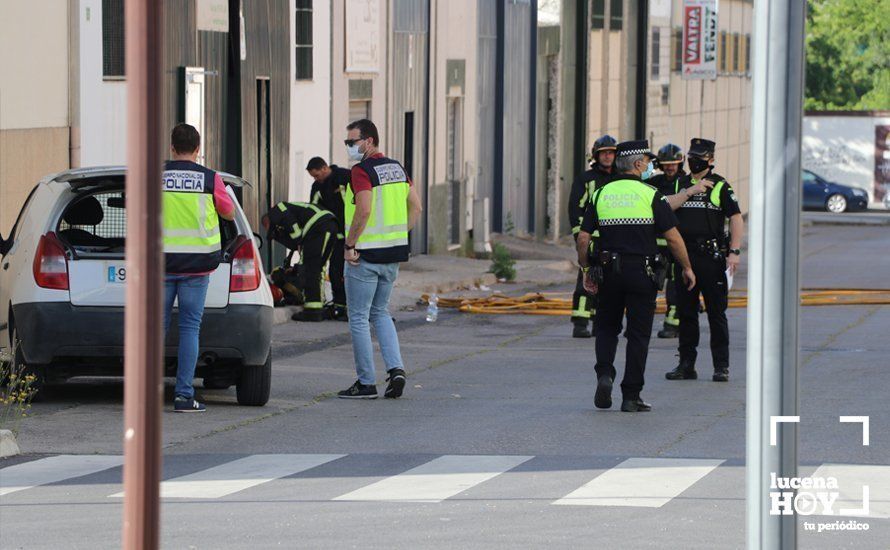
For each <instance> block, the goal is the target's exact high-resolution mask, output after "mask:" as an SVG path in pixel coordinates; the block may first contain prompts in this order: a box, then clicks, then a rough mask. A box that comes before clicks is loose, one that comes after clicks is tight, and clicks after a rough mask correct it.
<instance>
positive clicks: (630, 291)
mask: <svg viewBox="0 0 890 550" xmlns="http://www.w3.org/2000/svg"><path fill="white" fill-rule="evenodd" d="M653 157H654V155H652V153H651V152H650V150H649V144H648V142H647V141H645V140H640V141H627V142H623V143H620V144H618V146H617V158H616V172H617V173H618V175H616V176H615V177H614V178H613V179H612V181H610V182H609V183H607V184H606V185H604V186H603V187H601V188H600V189H597V190H596V191H595V192H594V196H593V198H592V201H591V204H590V205H589V207H588V208H587V211H586V213H585V215H584V219H583V221H582V223H581V228H580V231H579V232H578V262H579V263H580V265H581V270H582V271H583V272H585V279H584V287H585V289H587V291H588V292H591V293H594V294H597V295H598V296H599V307H598V310H597V323H596V366H595V370H596V375H597V387H596V393H595V395H594V404H595V405H596V406H597V407H598V408H601V409H607V408H610V407H611V406H612V383H613V381H614V379H615V375H616V369H615V365H614V361H615V352H616V349H617V346H618V335H619V333H620V331H621V326H622V317H623V316H624V313H625V310H626V311H627V332H626V334H627V355H626V359H625V364H624V379H623V381H622V382H621V392H622V396H623V397H622V404H621V410H622V411H625V412H643V411H649V410H651V406H650V405H649V404H648V403H645V402H644V401H643V400H642V399H641V397H640V392H641V391H642V389H643V384H644V378H643V375H644V372H645V369H646V357H647V355H648V353H649V338H650V335H651V332H652V321H653V318H654V316H655V296H656V293H657V291H658V290H659V289H660V286H661V284H663V278H662V277H663V274H662V273H663V269H664V267H663V265H662V264H661V259H660V256H659V254H658V246H657V243H656V238H657V236H658V235H659V234H661V235H663V236H664V238H665V239H666V242H667V245H668V247H669V248H670V251H671V252H672V254H673V255H674V257H675V258H676V260H677V262H678V263H679V264H680V265H681V266H682V267H683V277H684V279H685V280H686V283H687V284H688V285H689V286H690V287H692V286H694V285H695V275H694V274H693V272H692V268H691V266H690V265H689V258H688V256H687V255H686V249H685V247H684V246H683V240H682V238H681V237H680V234H679V232H678V231H677V229H676V225H677V219H676V217H675V216H674V214H673V211H672V210H671V207H670V204H669V203H668V201H667V199H666V198H665V197H664V196H662V194H661V193H659V192H658V191H656V190H655V188H654V187H652V186H650V185H647V184H646V183H644V182H643V179H642V178H641V176H644V175H645V176H646V177H648V175H649V174H651V171H652V163H651V159H652V158H653ZM595 230H598V231H599V235H600V236H599V239H598V241H597V244H596V246H595V247H594V249H593V251H592V253H591V251H590V238H591V234H592V233H593V232H594V231H595Z"/></svg>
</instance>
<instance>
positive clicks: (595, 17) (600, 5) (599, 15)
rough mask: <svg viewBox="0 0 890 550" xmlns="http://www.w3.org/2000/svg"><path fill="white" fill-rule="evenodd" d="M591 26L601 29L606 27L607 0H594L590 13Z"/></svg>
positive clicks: (594, 28)
mask: <svg viewBox="0 0 890 550" xmlns="http://www.w3.org/2000/svg"><path fill="white" fill-rule="evenodd" d="M590 28H591V29H593V30H600V29H604V28H606V0H593V10H591V13H590Z"/></svg>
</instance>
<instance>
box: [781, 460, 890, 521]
mask: <svg viewBox="0 0 890 550" xmlns="http://www.w3.org/2000/svg"><path fill="white" fill-rule="evenodd" d="M811 477H816V478H819V477H821V478H826V479H827V478H829V477H833V478H835V479H836V480H837V489H801V490H800V491H798V494H800V493H811V494H812V493H819V492H838V493H840V495H838V499H837V501H836V502H834V504H833V505H832V511H833V512H834V514H836V515H840V514H841V510H861V509H862V508H863V496H864V493H863V487H864V486H866V485H867V486H868V495H867V496H868V498H867V500H868V502H867V505H868V514H867V515H866V514H861V513H849V514H846V516H850V517H869V518H890V466H885V465H871V464H831V463H827V464H823V465H821V466H819V468H817V469H816V471H815V472H813V474H812V476H811ZM818 511H819V512H821V511H822V506H821V504H820V505H819V507H818ZM816 515H819V514H816Z"/></svg>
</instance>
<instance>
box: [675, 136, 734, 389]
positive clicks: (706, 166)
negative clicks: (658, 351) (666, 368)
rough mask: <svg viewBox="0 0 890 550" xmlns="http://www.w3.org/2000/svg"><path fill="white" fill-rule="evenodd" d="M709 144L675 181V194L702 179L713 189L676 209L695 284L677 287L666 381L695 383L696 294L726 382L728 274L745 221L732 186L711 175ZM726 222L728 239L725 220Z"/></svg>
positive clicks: (696, 147) (698, 148) (694, 152)
mask: <svg viewBox="0 0 890 550" xmlns="http://www.w3.org/2000/svg"><path fill="white" fill-rule="evenodd" d="M714 147H715V144H714V142H713V141H710V140H707V139H701V138H695V139H693V140H692V143H691V145H690V146H689V158H688V160H687V162H688V164H689V171H690V174H689V175H687V176H684V177H682V178H681V179H680V180H679V181H678V182H677V191H678V192H680V191H683V192H686V190H687V189H688V188H692V187H693V186H695V185H696V184H698V183H699V182H700V181H702V180H709V181H710V182H711V183H712V184H713V187H712V188H711V189H708V190H707V191H706V192H696V193H693V192H692V191H691V190H690V191H688V193H689V194H690V195H691V196H690V198H689V200H688V201H686V202H685V203H684V204H683V205H682V206H680V208H679V209H678V210H677V218H678V219H679V220H680V234H681V235H682V236H683V240H684V241H685V243H686V247H687V249H688V250H689V256H690V260H691V262H692V269H693V271H694V272H695V276H696V280H697V285H696V286H694V287H692V288H690V289H686V288H683V287H682V286H678V287H677V313H678V315H679V317H680V346H679V348H680V349H679V351H680V364H679V365H678V366H677V368H675V369H674V370H672V371H671V372H669V373H667V375H666V377H667V379H668V380H694V379H696V378H697V377H698V374H697V373H696V371H695V359H696V356H697V353H698V352H697V350H696V348H697V347H698V342H699V327H698V314H699V301H698V300H699V294H701V296H702V297H703V298H704V301H705V309H706V310H707V314H708V324H709V325H710V327H711V357H712V359H713V362H714V376H713V380H714V381H715V382H727V381H729V325H728V324H727V321H726V307H727V302H728V293H729V289H728V287H727V280H726V274H727V272H728V273H729V274H730V275H733V274H734V273H735V271H736V269H737V268H738V265H739V258H740V255H741V250H740V249H739V248H740V247H741V243H742V237H743V233H744V230H745V222H744V221H743V220H742V214H741V210H740V209H739V203H738V200H737V199H736V196H735V193H734V192H733V190H732V187H731V186H730V185H729V183H727V182H726V180H725V179H724V178H723V177H722V176H720V175H718V174H716V173H714V172H713V164H714ZM727 219H728V220H729V233H730V235H729V238H728V239H727V237H726V233H725V231H726V229H725V226H726V221H727Z"/></svg>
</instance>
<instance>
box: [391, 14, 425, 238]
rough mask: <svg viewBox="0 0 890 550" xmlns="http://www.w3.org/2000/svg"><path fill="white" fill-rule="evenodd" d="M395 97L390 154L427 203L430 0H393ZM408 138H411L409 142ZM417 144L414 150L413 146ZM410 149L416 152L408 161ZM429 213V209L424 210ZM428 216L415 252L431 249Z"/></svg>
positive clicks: (418, 234) (420, 225)
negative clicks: (410, 118)
mask: <svg viewBox="0 0 890 550" xmlns="http://www.w3.org/2000/svg"><path fill="white" fill-rule="evenodd" d="M392 22H393V23H392V24H393V26H392V51H391V53H390V55H391V58H390V59H391V61H392V67H393V69H392V81H391V82H390V83H389V91H390V94H392V103H391V105H392V112H391V113H390V132H389V143H388V144H387V145H386V147H388V149H389V150H388V151H384V152H385V153H386V154H388V155H390V156H391V157H393V158H395V159H396V160H398V161H400V162H402V163H403V164H405V166H406V167H407V168H409V171H410V172H411V176H412V178H413V179H414V181H416V182H417V183H418V184H419V185H418V187H417V190H418V192H420V195H421V200H422V201H423V202H424V204H426V199H427V191H428V181H427V179H428V178H427V175H428V171H427V166H428V159H429V154H428V148H427V140H428V132H429V125H428V122H427V121H428V119H429V116H428V95H429V36H430V32H429V29H430V3H429V0H393V4H392ZM409 112H413V113H414V117H413V121H414V124H413V125H414V129H413V132H412V135H411V136H406V122H405V120H406V116H405V115H406V113H409ZM406 138H408V139H406ZM410 141H413V147H412V146H411V145H410V144H409V142H410ZM406 149H409V150H413V155H410V156H411V157H412V158H406ZM424 210H428V209H426V208H425V209H424ZM426 232H427V222H426V213H424V215H422V216H421V219H420V221H419V222H418V224H417V227H415V229H414V231H413V232H412V235H411V249H412V250H411V251H412V253H414V254H422V253H424V252H426V250H427V237H426Z"/></svg>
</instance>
